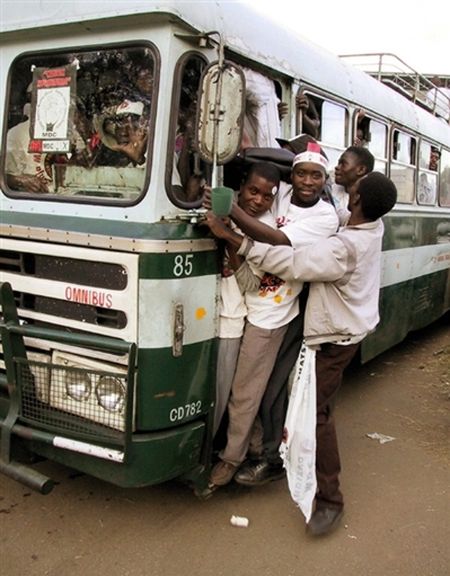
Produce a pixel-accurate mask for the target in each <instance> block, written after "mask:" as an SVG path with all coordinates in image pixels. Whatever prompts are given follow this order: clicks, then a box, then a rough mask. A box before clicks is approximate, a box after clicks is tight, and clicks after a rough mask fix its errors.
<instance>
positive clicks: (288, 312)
mask: <svg viewBox="0 0 450 576" xmlns="http://www.w3.org/2000/svg"><path fill="white" fill-rule="evenodd" d="M326 176H327V160H326V159H325V157H324V156H322V155H321V153H320V147H319V146H318V145H317V144H316V143H310V144H309V145H308V149H307V150H306V151H305V152H303V153H301V154H298V155H297V156H295V158H294V161H293V167H292V186H291V187H289V188H286V189H285V190H284V191H281V190H280V192H279V194H281V197H280V198H279V202H278V212H277V225H278V226H279V228H278V229H273V228H270V227H269V226H266V225H264V224H263V223H262V222H259V221H257V220H255V219H254V218H252V217H251V216H249V215H248V214H246V213H245V212H244V211H243V210H242V209H241V208H239V206H237V205H236V204H235V205H234V206H233V209H232V212H231V218H232V219H233V220H234V221H235V222H236V224H237V225H238V226H239V228H240V229H241V230H242V231H244V233H246V234H248V235H249V236H251V237H253V238H255V239H258V240H260V241H264V242H268V243H269V244H276V245H287V246H292V247H295V248H300V247H301V246H305V245H308V244H313V243H315V242H317V241H318V240H320V239H321V238H324V237H328V236H330V235H331V234H333V233H334V232H335V231H336V229H337V225H338V220H337V216H336V212H335V210H334V208H333V207H332V206H331V205H330V204H328V203H326V202H324V201H323V200H322V199H321V198H320V195H321V193H322V190H323V187H324V184H325V180H326ZM211 230H212V232H213V233H214V234H215V235H216V236H218V237H220V238H223V239H225V240H227V242H228V244H229V246H231V247H240V246H241V243H242V236H241V235H240V234H238V233H236V232H235V231H233V230H232V229H231V228H229V227H227V226H226V225H224V224H223V222H221V221H219V220H217V221H216V222H215V225H214V226H212V227H211ZM243 270H245V267H243ZM302 287H303V282H301V281H300V282H298V281H294V282H290V281H285V280H282V279H280V278H278V277H277V276H274V275H272V274H265V275H264V277H263V279H262V281H261V284H260V286H259V290H258V291H257V292H246V304H247V321H246V325H245V330H244V336H243V340H242V344H241V349H240V353H239V359H238V364H237V368H236V374H235V377H234V380H233V384H232V389H231V397H230V401H229V403H228V414H229V426H228V431H227V444H226V446H225V448H224V450H223V451H222V452H221V453H220V455H219V456H220V459H221V460H220V462H218V464H216V466H214V468H213V470H212V473H211V476H210V487H211V488H212V489H215V488H217V487H218V486H223V485H225V484H228V482H230V481H231V480H232V478H233V476H234V474H235V473H236V472H237V470H238V468H239V466H240V465H241V464H242V462H243V461H244V460H245V457H246V455H247V450H248V447H249V443H250V438H251V433H252V427H253V423H254V421H255V418H256V416H257V413H258V409H259V405H260V402H261V398H262V396H263V394H264V391H265V389H266V385H267V381H268V379H269V377H270V374H271V372H272V369H273V367H274V364H275V360H276V357H277V353H278V350H279V348H280V346H281V344H282V341H283V338H284V336H285V333H286V331H287V328H288V325H289V323H290V322H291V321H292V320H293V319H294V318H295V317H296V316H297V315H298V314H299V304H298V295H299V294H300V292H301V289H302Z"/></svg>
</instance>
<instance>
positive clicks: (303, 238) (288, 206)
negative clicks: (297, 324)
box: [245, 187, 338, 329]
mask: <svg viewBox="0 0 450 576" xmlns="http://www.w3.org/2000/svg"><path fill="white" fill-rule="evenodd" d="M280 193H281V197H280V198H278V205H277V211H278V212H277V225H278V227H279V228H282V230H283V232H284V233H285V234H286V236H287V237H288V238H289V240H290V242H291V245H292V247H293V248H300V247H301V246H306V245H309V244H314V243H316V242H318V241H319V240H321V239H323V238H327V237H328V236H331V234H334V233H335V232H336V230H337V228H338V218H337V215H336V211H335V209H334V208H333V206H331V204H328V203H327V202H324V201H323V200H321V199H320V200H319V201H318V202H317V203H316V204H314V206H310V207H308V208H302V207H299V206H295V205H294V204H292V202H291V197H292V188H291V187H290V188H287V189H286V188H284V189H282V190H280V192H279V194H280ZM302 288H303V282H301V281H298V280H292V281H285V280H281V278H279V277H278V276H274V275H273V274H268V273H266V274H264V276H263V278H262V280H261V285H260V288H259V290H258V292H247V293H246V294H245V303H246V305H247V310H248V312H247V319H248V321H249V322H251V323H252V324H254V325H255V326H258V327H260V328H266V329H275V328H280V327H281V326H285V325H286V324H287V323H288V322H290V321H291V320H292V319H293V318H295V316H297V314H298V313H299V305H298V298H297V296H298V295H299V294H300V292H301V290H302Z"/></svg>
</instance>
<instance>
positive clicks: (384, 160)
mask: <svg viewBox="0 0 450 576" xmlns="http://www.w3.org/2000/svg"><path fill="white" fill-rule="evenodd" d="M359 116H361V108H357V109H356V110H355V111H354V113H353V120H352V128H353V134H352V143H353V144H352V145H353V146H358V144H355V141H356V138H357V129H358V117H359ZM363 119H364V120H365V121H367V122H368V132H367V136H368V140H367V145H366V146H364V148H367V150H369V152H370V153H371V154H372V155H373V157H374V158H375V166H374V170H377V171H379V172H382V173H383V174H385V175H387V173H388V167H389V158H388V150H389V124H388V123H387V121H386V120H385V119H384V118H380V117H378V116H376V115H374V114H372V113H370V112H369V113H367V112H366V111H365V110H364V116H363ZM372 122H376V123H377V124H378V125H380V126H382V127H384V132H385V134H384V153H383V156H380V155H378V154H374V151H373V149H372V148H371V143H372V142H373V138H372V132H371V130H370V126H371V123H372ZM365 135H366V134H365ZM381 168H382V169H381Z"/></svg>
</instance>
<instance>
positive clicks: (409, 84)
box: [339, 52, 450, 122]
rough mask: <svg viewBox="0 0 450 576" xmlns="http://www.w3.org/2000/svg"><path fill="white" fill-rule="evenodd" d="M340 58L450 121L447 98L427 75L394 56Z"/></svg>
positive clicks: (389, 54)
mask: <svg viewBox="0 0 450 576" xmlns="http://www.w3.org/2000/svg"><path fill="white" fill-rule="evenodd" d="M339 57H340V58H342V59H348V60H349V61H350V60H353V62H351V64H352V65H353V66H355V67H356V68H359V69H360V70H363V71H364V72H366V73H367V74H369V75H370V76H372V77H373V78H376V79H377V80H378V81H379V82H383V83H384V84H387V85H388V86H390V87H391V88H393V89H395V90H397V91H398V92H400V93H401V94H402V95H403V96H405V97H407V98H409V99H411V100H412V101H413V102H415V103H416V104H419V105H421V106H423V107H426V108H427V109H428V110H430V111H431V112H432V113H433V114H434V115H435V116H442V117H443V118H444V119H445V120H446V121H447V122H450V97H449V96H448V95H447V94H446V93H445V92H443V91H442V90H441V89H440V88H439V87H438V86H436V85H435V84H434V83H433V82H432V81H431V80H430V79H429V78H427V76H425V75H423V74H421V73H420V72H417V70H415V69H414V68H412V67H411V66H410V65H409V64H407V63H406V62H405V61H404V60H402V59H401V58H399V57H398V56H397V55H396V54H393V53H391V52H367V53H360V54H340V55H339ZM431 90H433V97H432V98H430V95H429V94H428V93H429V92H430V91H431Z"/></svg>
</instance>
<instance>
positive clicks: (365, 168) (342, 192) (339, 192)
mask: <svg viewBox="0 0 450 576" xmlns="http://www.w3.org/2000/svg"><path fill="white" fill-rule="evenodd" d="M374 165H375V158H374V156H373V154H372V153H371V152H370V151H369V150H368V149H367V148H363V147H361V146H350V147H349V148H347V150H345V152H344V153H343V154H342V155H341V157H340V158H339V161H338V164H337V166H336V168H335V170H334V184H333V185H332V188H331V195H332V197H333V203H334V206H335V208H336V211H337V213H338V217H339V223H340V224H341V225H342V224H345V222H346V221H347V220H348V218H349V216H350V212H349V211H348V208H347V205H348V195H349V192H350V190H351V188H352V186H354V185H355V183H356V182H357V181H358V180H359V178H361V177H362V176H364V175H365V174H368V173H369V172H372V170H373V168H374Z"/></svg>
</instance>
